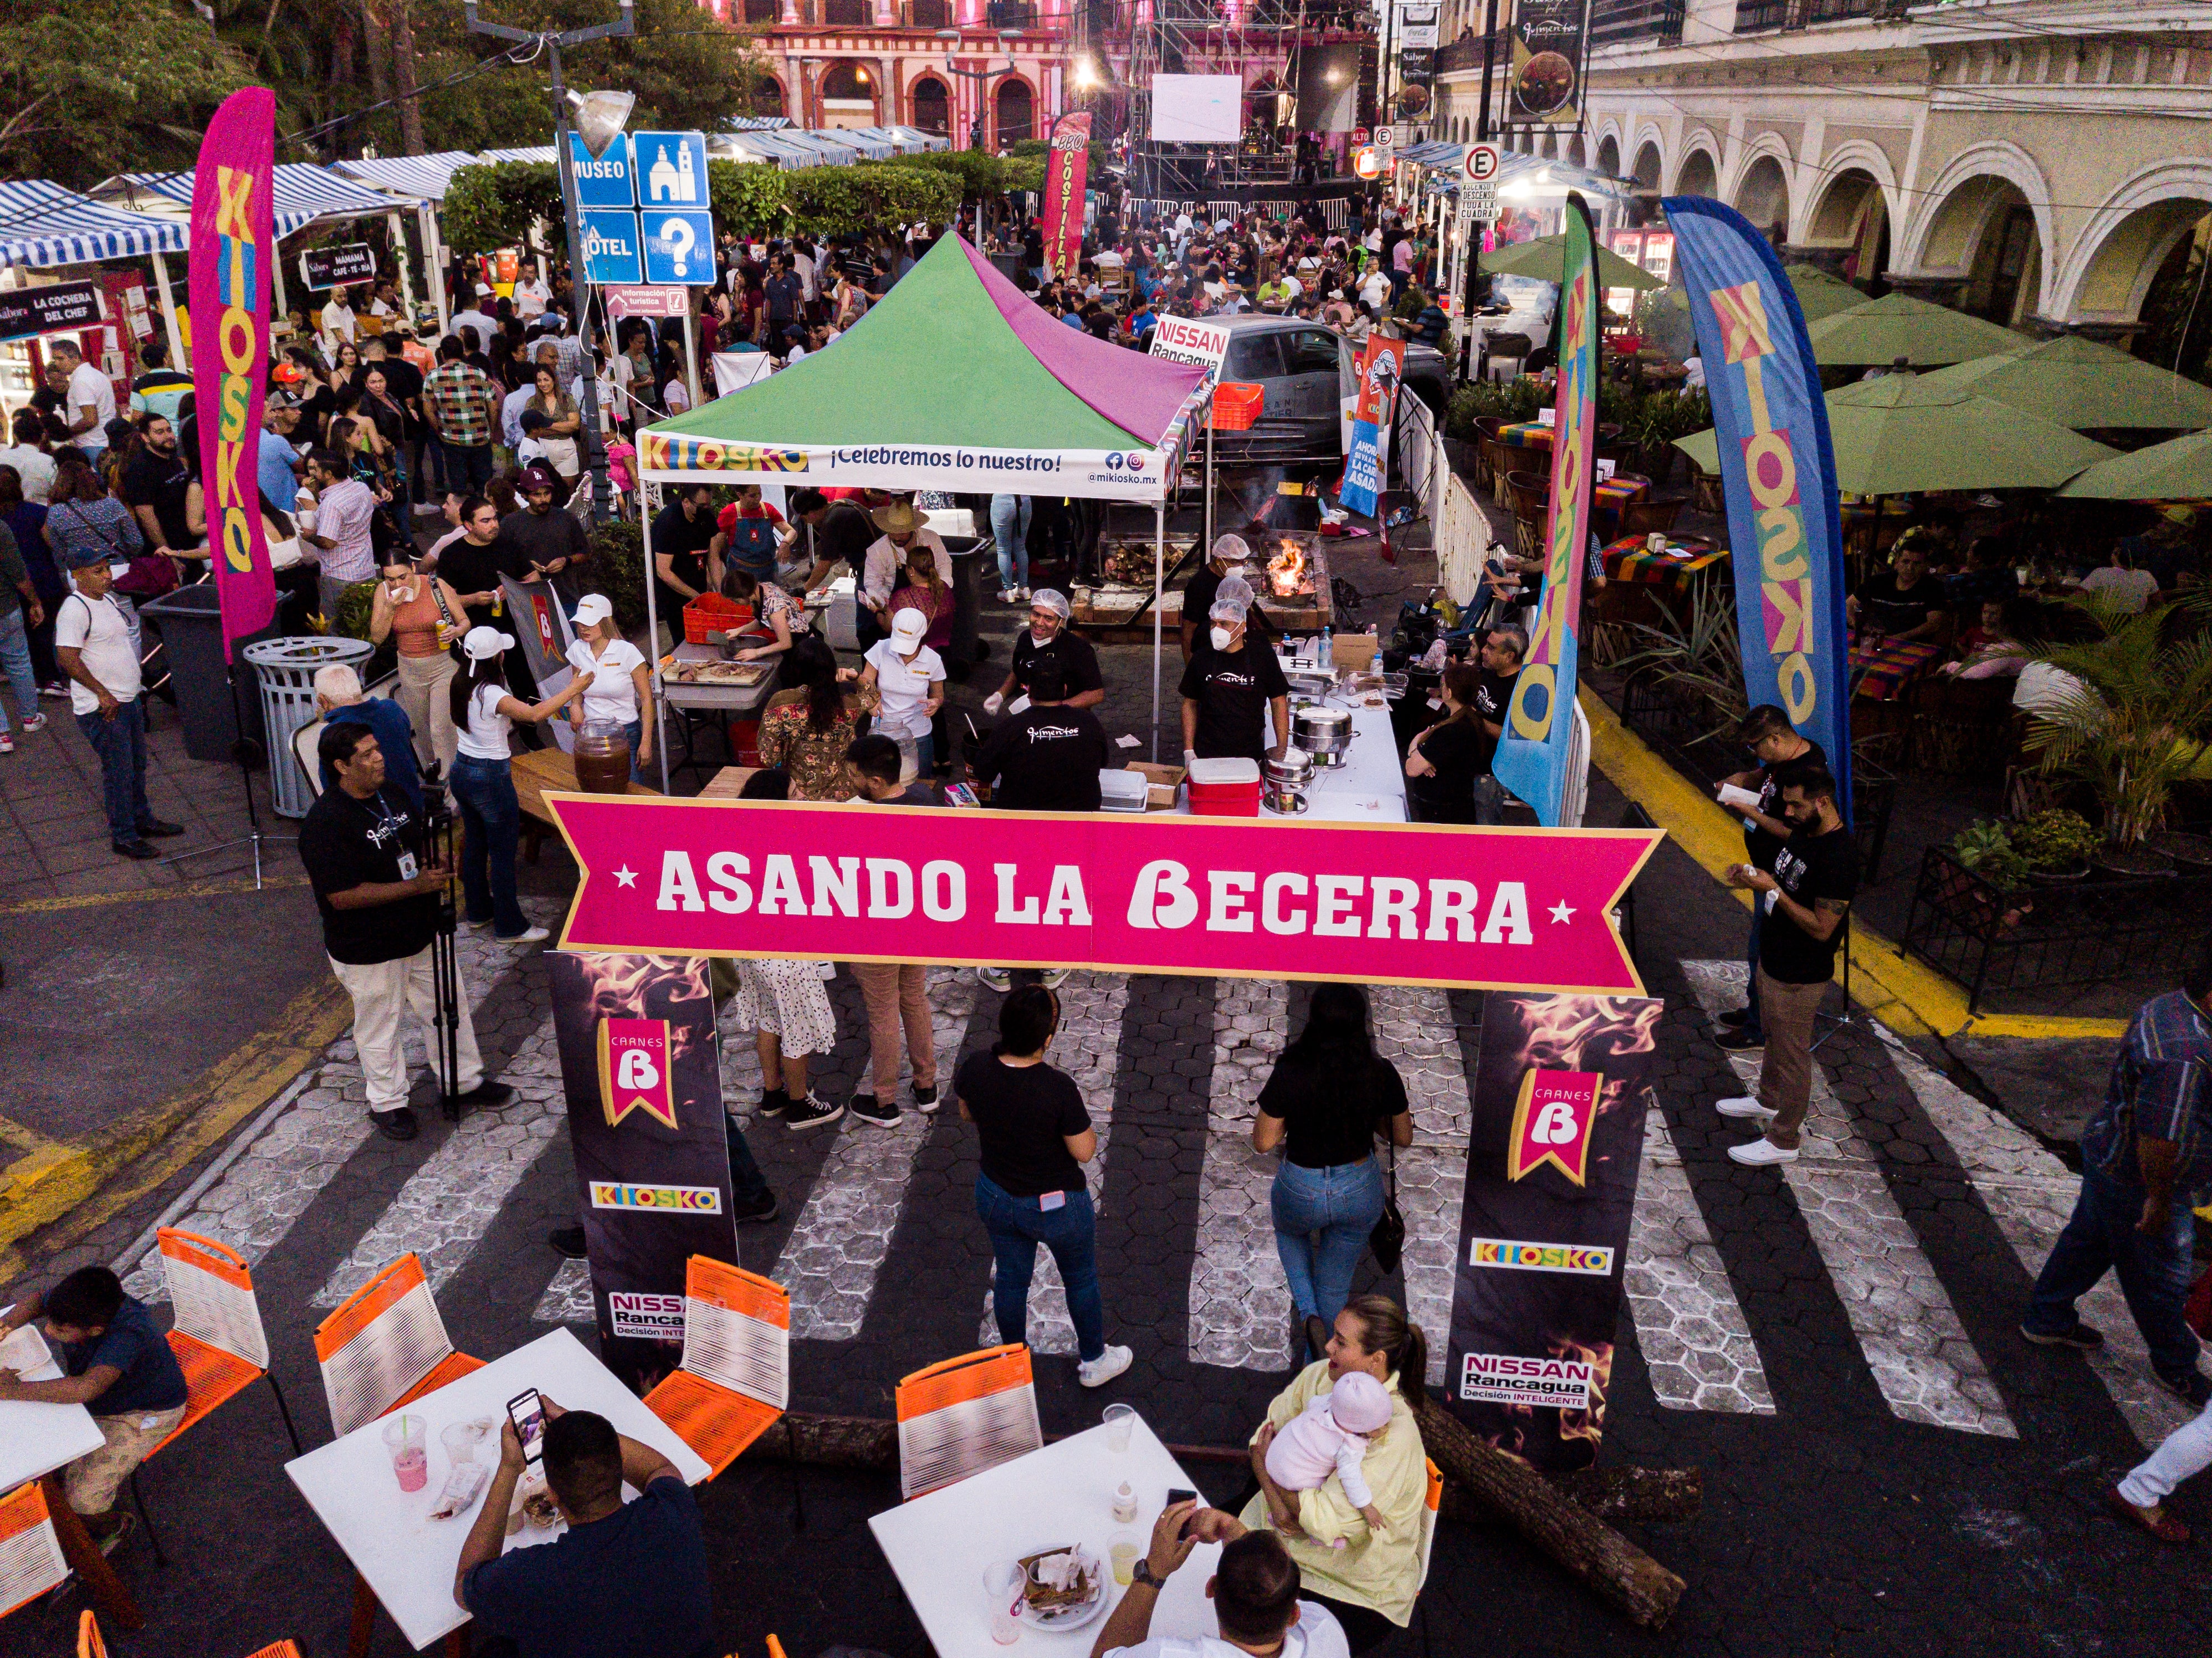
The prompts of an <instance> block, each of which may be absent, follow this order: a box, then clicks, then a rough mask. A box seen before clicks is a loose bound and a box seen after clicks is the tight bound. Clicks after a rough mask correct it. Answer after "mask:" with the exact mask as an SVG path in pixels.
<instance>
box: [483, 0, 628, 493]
mask: <svg viewBox="0 0 2212 1658" xmlns="http://www.w3.org/2000/svg"><path fill="white" fill-rule="evenodd" d="M620 3H621V5H622V15H621V16H620V17H618V18H617V19H616V20H615V21H613V22H611V23H595V24H593V25H592V27H590V28H587V29H567V30H553V29H518V28H509V27H507V26H506V25H505V24H503V23H487V22H485V21H483V20H482V19H480V18H479V17H478V16H477V0H467V5H466V11H467V15H468V25H469V32H470V33H472V34H489V35H490V36H491V37H492V38H493V39H495V40H513V41H517V42H520V41H526V40H527V41H532V42H535V43H536V44H537V45H538V47H539V48H540V49H542V50H543V51H544V53H545V57H546V64H547V67H548V68H549V69H550V70H551V72H552V76H553V161H554V165H555V166H556V167H557V168H558V169H559V171H560V174H561V212H562V218H563V219H565V220H566V221H567V226H566V228H567V230H568V292H569V295H570V296H571V297H572V298H573V299H574V301H575V306H576V338H577V341H578V343H580V345H581V347H582V360H581V364H580V367H582V370H583V372H582V374H581V375H580V376H579V383H578V386H577V390H578V392H580V396H579V398H577V402H578V404H579V405H580V408H581V410H582V413H583V417H584V418H583V430H582V432H581V433H580V434H579V435H580V436H581V437H582V439H583V446H584V464H585V465H586V466H588V467H589V468H590V469H591V473H592V522H593V523H595V524H604V523H605V522H606V520H607V512H608V507H609V504H610V502H609V496H608V489H609V483H608V477H607V450H606V445H605V443H604V442H602V441H601V440H600V434H599V366H598V365H597V364H596V363H594V362H593V361H592V326H591V307H589V306H588V305H586V303H585V301H584V298H583V295H584V288H585V282H584V242H583V229H582V221H581V219H580V217H579V216H578V211H577V206H576V173H575V165H574V161H572V160H571V159H570V157H569V155H568V110H569V106H571V105H574V107H575V111H576V118H577V131H578V133H579V134H580V136H581V137H582V138H583V141H584V149H585V151H586V154H588V155H590V156H591V157H592V160H593V161H597V160H598V159H599V157H600V156H601V155H605V153H606V152H607V150H608V149H610V148H611V147H612V145H613V144H614V142H615V140H616V139H617V138H619V137H621V136H622V130H623V124H624V123H625V122H627V121H628V120H629V112H630V108H631V106H633V105H635V103H636V102H637V95H636V94H635V93H629V92H594V93H592V94H588V95H579V94H576V93H574V92H571V91H569V90H568V87H567V86H565V85H564V84H562V80H561V48H562V47H563V46H582V45H583V44H584V43H585V42H586V41H588V40H604V39H620V38H622V37H623V36H625V35H632V34H635V33H637V20H636V18H635V15H634V14H633V13H632V11H631V9H630V8H631V4H632V0H620Z"/></svg>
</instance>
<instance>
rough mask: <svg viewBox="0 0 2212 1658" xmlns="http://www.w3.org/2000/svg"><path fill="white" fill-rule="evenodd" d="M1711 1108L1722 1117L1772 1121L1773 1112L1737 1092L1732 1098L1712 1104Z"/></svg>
mask: <svg viewBox="0 0 2212 1658" xmlns="http://www.w3.org/2000/svg"><path fill="white" fill-rule="evenodd" d="M1713 1109H1714V1110H1716V1111H1717V1112H1719V1113H1720V1114H1721V1115H1723V1117H1751V1118H1753V1119H1756V1120H1757V1121H1759V1122H1772V1121H1774V1113H1773V1112H1771V1111H1769V1110H1768V1109H1767V1108H1765V1106H1763V1105H1761V1104H1760V1103H1759V1102H1758V1101H1757V1100H1754V1099H1752V1098H1750V1097H1749V1096H1747V1095H1741V1094H1739V1095H1738V1096H1736V1097H1735V1098H1734V1099H1732V1100H1721V1101H1719V1102H1717V1103H1716V1104H1715V1105H1714V1107H1713Z"/></svg>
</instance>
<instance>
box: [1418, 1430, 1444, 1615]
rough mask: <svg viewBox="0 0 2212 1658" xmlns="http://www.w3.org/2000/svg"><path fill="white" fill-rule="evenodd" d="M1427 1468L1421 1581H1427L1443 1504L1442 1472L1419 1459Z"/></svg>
mask: <svg viewBox="0 0 2212 1658" xmlns="http://www.w3.org/2000/svg"><path fill="white" fill-rule="evenodd" d="M1421 1460H1422V1461H1423V1462H1425V1464H1426V1465H1427V1467H1428V1470H1429V1490H1428V1495H1427V1496H1426V1497H1424V1498H1422V1500H1421V1582H1422V1583H1423V1584H1426V1583H1427V1582H1428V1581H1429V1554H1430V1552H1431V1550H1433V1549H1434V1548H1435V1547H1436V1546H1437V1510H1438V1509H1441V1508H1442V1507H1443V1501H1444V1472H1443V1469H1442V1468H1439V1467H1437V1465H1436V1464H1435V1462H1433V1461H1431V1460H1430V1459H1428V1458H1426V1457H1424V1458H1422V1459H1421Z"/></svg>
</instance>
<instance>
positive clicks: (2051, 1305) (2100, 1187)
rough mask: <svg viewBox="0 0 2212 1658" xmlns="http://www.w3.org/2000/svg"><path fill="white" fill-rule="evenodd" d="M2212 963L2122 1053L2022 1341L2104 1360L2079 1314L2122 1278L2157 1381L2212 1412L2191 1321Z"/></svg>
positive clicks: (2139, 1019) (2211, 1145) (2211, 1175)
mask: <svg viewBox="0 0 2212 1658" xmlns="http://www.w3.org/2000/svg"><path fill="white" fill-rule="evenodd" d="M2208 995H2212V953H2208V954H2207V955H2205V956H2203V957H2199V958H2198V960H2197V962H2196V963H2195V964H2194V965H2192V966H2191V968H2190V969H2189V971H2188V973H2187V974H2186V975H2185V976H2184V978H2183V980H2182V986H2181V988H2180V989H2179V990H2173V991H2169V992H2167V993H2166V994H2165V995H2163V996H2159V997H2154V999H2151V1000H2150V1001H2148V1002H2145V1003H2144V1004H2143V1005H2142V1007H2141V1008H2140V1009H2139V1010H2138V1011H2136V1017H2135V1022H2134V1023H2132V1024H2130V1026H2129V1027H2128V1034H2127V1035H2126V1037H2125V1038H2124V1040H2123V1041H2122V1042H2121V1043H2120V1051H2119V1054H2118V1057H2117V1058H2116V1059H2114V1060H2113V1061H2112V1078H2111V1080H2110V1081H2109V1082H2108V1083H2107V1084H2106V1090H2105V1103H2104V1104H2103V1106H2102V1107H2100V1108H2099V1110H2098V1112H2097V1114H2096V1115H2095V1116H2093V1117H2092V1118H2091V1119H2090V1120H2089V1125H2088V1127H2087V1128H2085V1129H2084V1130H2083V1131H2082V1133H2081V1196H2080V1197H2079V1198H2077V1199H2075V1204H2074V1214H2073V1217H2072V1218H2070V1219H2069V1220H2068V1222H2067V1223H2066V1230H2064V1231H2063V1232H2061V1233H2060V1234H2059V1235H2058V1242H2057V1244H2056V1245H2054V1246H2053V1247H2052V1248H2051V1259H2050V1260H2047V1261H2045V1263H2044V1266H2043V1272H2042V1274H2041V1276H2039V1278H2037V1279H2036V1280H2035V1295H2034V1298H2033V1300H2032V1301H2030V1302H2029V1303H2028V1309H2027V1318H2026V1319H2024V1320H2023V1321H2021V1327H2020V1333H2021V1334H2022V1335H2023V1336H2025V1337H2027V1339H2028V1340H2030V1341H2032V1342H2033V1343H2035V1344H2036V1345H2038V1346H2043V1347H2075V1348H2079V1349H2081V1350H2082V1351H2095V1350H2096V1349H2097V1348H2099V1347H2101V1346H2102V1345H2104V1340H2105V1339H2104V1337H2103V1336H2101V1335H2100V1334H2099V1333H2097V1332H2096V1331H2095V1330H2093V1329H2092V1328H2090V1327H2089V1326H2087V1325H2086V1324H2084V1323H2083V1322H2082V1321H2081V1317H2080V1315H2078V1314H2076V1313H2075V1310H2074V1303H2075V1301H2076V1300H2077V1299H2079V1298H2080V1297H2081V1296H2082V1295H2083V1294H2084V1293H2085V1292H2086V1291H2088V1290H2089V1289H2090V1288H2091V1287H2092V1286H2093V1285H2094V1284H2096V1283H2097V1281H2098V1280H2099V1279H2100V1278H2103V1277H2104V1276H2105V1274H2106V1272H2107V1271H2113V1272H2118V1274H2119V1279H2120V1293H2121V1294H2123V1295H2124V1296H2125V1297H2127V1303H2128V1311H2129V1312H2130V1314H2131V1315H2133V1316H2134V1318H2135V1321H2136V1328H2137V1329H2139V1330H2141V1331H2142V1337H2143V1341H2144V1344H2145V1345H2147V1346H2148V1347H2149V1349H2150V1364H2151V1374H2152V1375H2153V1376H2155V1377H2156V1378H2157V1381H2158V1383H2159V1385H2160V1387H2162V1388H2166V1391H2167V1392H2169V1393H2171V1394H2173V1395H2174V1396H2175V1397H2176V1398H2178V1399H2179V1400H2183V1401H2184V1402H2185V1403H2186V1404H2188V1405H2190V1406H2193V1407H2195V1408H2197V1409H2200V1410H2201V1409H2203V1406H2204V1405H2205V1403H2206V1402H2207V1400H2212V1378H2208V1377H2207V1376H2205V1375H2204V1374H2203V1372H2202V1371H2201V1370H2198V1369H2197V1336H2196V1333H2194V1332H2193V1331H2191V1329H2190V1327H2189V1324H2188V1321H2186V1320H2185V1318H2184V1317H2183V1316H2182V1307H2183V1303H2185V1301H2186V1300H2187V1299H2188V1296H2189V1284H2190V1279H2191V1277H2192V1276H2193V1275H2194V1273H2195V1270H2196V1262H2195V1260H2194V1259H2193V1254H2194V1249H2193V1245H2194V1243H2195V1241H2196V1230H2195V1224H2194V1221H2193V1219H2192V1218H2191V1214H2190V1211H2191V1209H2192V1208H2194V1207H2195V1206H2197V1204H2199V1203H2202V1202H2203V1200H2204V1197H2205V1194H2206V1193H2208V1192H2212V1071H2209V1070H2208V1067H2212V1018H2208V1017H2207V1015H2206V1011H2205V1010H2206V998H2207V996H2208Z"/></svg>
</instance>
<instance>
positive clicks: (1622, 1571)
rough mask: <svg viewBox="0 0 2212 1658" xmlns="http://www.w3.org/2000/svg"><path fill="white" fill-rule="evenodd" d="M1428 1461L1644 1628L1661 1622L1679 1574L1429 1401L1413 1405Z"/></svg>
mask: <svg viewBox="0 0 2212 1658" xmlns="http://www.w3.org/2000/svg"><path fill="white" fill-rule="evenodd" d="M1414 1415H1415V1418H1416V1419H1417V1420H1418V1421H1419V1423H1420V1426H1421V1442H1422V1443H1423V1445H1424V1446H1425V1447H1426V1448H1427V1450H1428V1454H1429V1457H1430V1460H1431V1461H1433V1462H1435V1463H1436V1465H1437V1467H1438V1468H1440V1469H1442V1470H1443V1473H1444V1476H1445V1478H1446V1479H1451V1480H1455V1481H1457V1482H1458V1483H1459V1484H1460V1485H1462V1486H1464V1487H1465V1488H1466V1489H1467V1490H1468V1491H1469V1492H1470V1493H1471V1494H1472V1495H1473V1496H1474V1497H1476V1498H1477V1499H1478V1500H1479V1501H1480V1502H1481V1503H1484V1504H1485V1505H1486V1506H1487V1507H1489V1508H1491V1509H1495V1510H1496V1511H1497V1512H1498V1514H1499V1515H1502V1516H1504V1518H1505V1519H1506V1520H1508V1521H1510V1522H1511V1523H1512V1525H1513V1527H1514V1528H1515V1529H1516V1531H1518V1532H1519V1533H1521V1534H1522V1536H1523V1537H1525V1538H1527V1539H1528V1540H1529V1541H1530V1542H1531V1543H1534V1545H1535V1546H1537V1547H1538V1548H1540V1549H1541V1550H1542V1551H1543V1552H1545V1553H1546V1554H1547V1555H1549V1556H1550V1557H1551V1558H1553V1560H1555V1561H1557V1562H1558V1563H1559V1564H1560V1565H1562V1566H1564V1567H1565V1568H1566V1569H1567V1570H1569V1571H1571V1572H1572V1573H1573V1574H1574V1575H1575V1576H1577V1577H1578V1578H1580V1579H1581V1580H1582V1581H1583V1582H1584V1583H1587V1584H1588V1585H1589V1587H1590V1588H1593V1589H1595V1590H1596V1591H1597V1592H1598V1594H1600V1595H1601V1596H1602V1597H1604V1599H1606V1600H1608V1601H1610V1602H1611V1603H1612V1604H1613V1605H1614V1606H1617V1607H1619V1608H1620V1610H1621V1611H1622V1612H1626V1614H1627V1615H1628V1616H1629V1617H1630V1618H1631V1619H1634V1620H1635V1621H1636V1622H1637V1623H1638V1624H1640V1625H1643V1626H1644V1628H1646V1629H1658V1628H1661V1627H1662V1626H1663V1625H1665V1624H1666V1622H1667V1620H1668V1619H1669V1618H1670V1617H1672V1616H1673V1615H1674V1607H1675V1605H1676V1604H1677V1603H1678V1602H1679V1601H1680V1600H1681V1598H1682V1589H1683V1587H1684V1585H1683V1582H1682V1580H1681V1579H1680V1578H1679V1577H1677V1576H1674V1573H1673V1572H1671V1571H1668V1570H1667V1569H1666V1568H1665V1567H1664V1566H1662V1565H1661V1564H1659V1563H1658V1562H1657V1561H1656V1560H1654V1559H1653V1558H1651V1557H1650V1555H1648V1554H1646V1553H1644V1551H1643V1550H1641V1549H1639V1548H1638V1547H1637V1546H1635V1545H1634V1544H1633V1543H1631V1542H1630V1541H1629V1540H1627V1539H1626V1538H1625V1537H1623V1536H1622V1535H1621V1534H1620V1533H1619V1532H1616V1531H1614V1530H1613V1528H1612V1527H1609V1526H1607V1525H1605V1524H1604V1523H1603V1522H1601V1521H1599V1520H1597V1519H1595V1518H1594V1517H1593V1516H1592V1515H1589V1514H1588V1513H1587V1512H1585V1511H1584V1510H1583V1509H1581V1508H1580V1507H1578V1506H1577V1505H1576V1504H1575V1503H1572V1502H1571V1501H1569V1500H1568V1498H1567V1497H1566V1496H1565V1494H1564V1493H1562V1492H1561V1491H1559V1490H1558V1489H1557V1488H1556V1487H1554V1486H1553V1485H1551V1484H1549V1483H1548V1482H1547V1481H1546V1480H1545V1479H1541V1477H1539V1476H1538V1475H1537V1474H1536V1473H1535V1472H1534V1470H1532V1469H1530V1468H1528V1467H1524V1466H1523V1465H1522V1464H1521V1463H1519V1462H1516V1461H1514V1460H1513V1459H1512V1458H1511V1457H1510V1456H1505V1455H1501V1454H1500V1453H1499V1452H1498V1451H1496V1450H1493V1449H1492V1448H1491V1447H1490V1446H1488V1445H1486V1444H1484V1443H1483V1442H1482V1441H1480V1439H1477V1438H1476V1437H1475V1436H1474V1435H1473V1434H1472V1433H1470V1432H1468V1430H1467V1429H1466V1428H1465V1427H1464V1426H1462V1424H1461V1423H1460V1421H1459V1419H1458V1418H1456V1417H1455V1416H1453V1415H1452V1414H1451V1413H1450V1412H1449V1411H1447V1410H1445V1409H1444V1408H1443V1406H1441V1405H1438V1404H1437V1403H1436V1402H1435V1401H1434V1400H1425V1401H1424V1402H1423V1403H1422V1404H1421V1405H1420V1406H1417V1407H1416V1409H1415V1412H1414Z"/></svg>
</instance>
